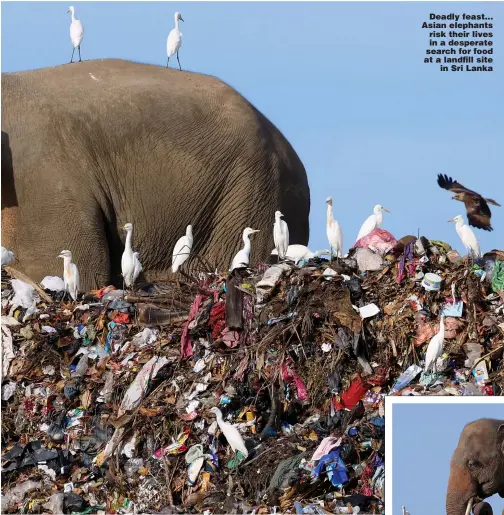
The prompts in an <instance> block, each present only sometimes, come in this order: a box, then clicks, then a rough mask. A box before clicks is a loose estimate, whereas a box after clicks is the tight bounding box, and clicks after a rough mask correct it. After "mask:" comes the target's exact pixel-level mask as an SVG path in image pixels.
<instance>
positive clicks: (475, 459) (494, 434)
mask: <svg viewBox="0 0 504 515" xmlns="http://www.w3.org/2000/svg"><path fill="white" fill-rule="evenodd" d="M496 493H498V494H499V495H500V496H501V497H504V420H497V419H490V418H481V419H478V420H475V421H474V422H470V423H469V424H467V425H466V426H465V427H464V429H463V430H462V433H461V434H460V439H459V442H458V445H457V448H456V449H455V451H454V452H453V455H452V459H451V463H450V476H449V480H448V488H447V491H446V513H447V515H464V514H465V513H466V506H467V504H468V503H469V501H471V500H472V499H474V498H476V499H479V500H482V499H485V498H487V497H490V496H492V495H494V494H496ZM474 513H475V514H476V515H478V514H479V515H483V514H489V513H490V514H491V513H492V511H491V507H490V505H489V504H488V503H483V502H480V503H478V504H477V505H476V506H475V507H474Z"/></svg>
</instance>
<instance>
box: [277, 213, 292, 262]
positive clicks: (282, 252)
mask: <svg viewBox="0 0 504 515" xmlns="http://www.w3.org/2000/svg"><path fill="white" fill-rule="evenodd" d="M282 216H283V214H282V213H281V212H280V211H275V223H274V224H273V241H274V242H275V249H276V251H277V255H278V259H279V260H280V259H285V256H286V254H287V249H288V248H289V228H288V226H287V222H285V221H284V220H282Z"/></svg>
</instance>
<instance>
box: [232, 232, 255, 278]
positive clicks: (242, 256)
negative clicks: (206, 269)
mask: <svg viewBox="0 0 504 515" xmlns="http://www.w3.org/2000/svg"><path fill="white" fill-rule="evenodd" d="M255 232H259V229H251V228H250V227H246V228H245V229H244V230H243V248H242V249H241V250H239V251H238V252H237V253H236V255H235V257H234V258H233V261H232V263H231V268H230V269H229V271H230V272H232V271H233V270H234V269H235V268H246V267H247V266H248V265H249V263H250V238H249V236H250V235H251V234H254V233H255Z"/></svg>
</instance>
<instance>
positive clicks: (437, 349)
mask: <svg viewBox="0 0 504 515" xmlns="http://www.w3.org/2000/svg"><path fill="white" fill-rule="evenodd" d="M444 335H445V327H444V315H441V317H440V318H439V331H438V333H437V334H435V335H434V336H433V337H432V339H431V341H430V342H429V346H428V347H427V352H426V353H425V368H424V372H428V371H429V370H430V369H431V368H432V369H433V371H434V372H436V371H437V370H436V361H437V359H438V358H439V357H440V356H441V354H443V345H444Z"/></svg>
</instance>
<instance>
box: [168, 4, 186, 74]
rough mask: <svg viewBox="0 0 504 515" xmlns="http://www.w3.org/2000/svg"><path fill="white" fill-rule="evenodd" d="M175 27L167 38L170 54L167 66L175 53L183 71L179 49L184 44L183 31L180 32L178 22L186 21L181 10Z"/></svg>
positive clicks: (176, 15) (176, 14)
mask: <svg viewBox="0 0 504 515" xmlns="http://www.w3.org/2000/svg"><path fill="white" fill-rule="evenodd" d="M174 17H175V28H174V29H172V30H170V33H169V34H168V39H167V40H166V53H167V55H168V59H167V60H166V67H167V68H168V63H169V62H170V57H171V56H172V55H174V54H177V61H178V65H179V70H180V71H182V67H181V66H180V59H179V55H178V53H179V50H180V47H181V46H182V32H180V30H179V28H178V23H179V20H180V21H184V20H183V19H182V15H181V14H180V13H179V12H176V13H175V15H174Z"/></svg>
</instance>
